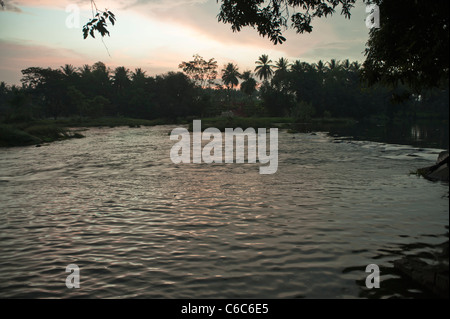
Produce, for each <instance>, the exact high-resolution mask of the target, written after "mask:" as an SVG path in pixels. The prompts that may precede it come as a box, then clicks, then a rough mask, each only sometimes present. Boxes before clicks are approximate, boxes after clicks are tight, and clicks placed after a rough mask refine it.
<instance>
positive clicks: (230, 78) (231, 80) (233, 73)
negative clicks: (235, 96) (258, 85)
mask: <svg viewBox="0 0 450 319" xmlns="http://www.w3.org/2000/svg"><path fill="white" fill-rule="evenodd" d="M239 77H240V74H239V68H238V67H237V65H235V64H233V63H228V64H227V65H225V67H224V68H223V69H222V81H223V84H225V85H226V87H227V88H228V89H232V88H233V87H235V86H238V84H239Z"/></svg>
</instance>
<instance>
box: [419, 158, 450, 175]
mask: <svg viewBox="0 0 450 319" xmlns="http://www.w3.org/2000/svg"><path fill="white" fill-rule="evenodd" d="M448 160H449V154H448V151H444V152H441V153H440V154H439V156H438V159H437V161H436V165H433V166H429V167H424V168H421V169H419V170H418V173H419V174H420V175H422V176H423V177H425V178H426V179H429V180H432V181H445V182H448V176H449V169H448Z"/></svg>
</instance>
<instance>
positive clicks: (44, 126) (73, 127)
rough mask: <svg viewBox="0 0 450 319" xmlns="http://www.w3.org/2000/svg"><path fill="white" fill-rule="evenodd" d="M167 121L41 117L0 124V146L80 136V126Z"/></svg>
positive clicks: (161, 121) (127, 124) (114, 125)
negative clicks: (55, 118)
mask: <svg viewBox="0 0 450 319" xmlns="http://www.w3.org/2000/svg"><path fill="white" fill-rule="evenodd" d="M161 124H168V121H167V120H164V119H158V120H143V119H132V118H123V117H102V118H96V119H93V118H63V119H57V120H53V119H44V120H33V121H28V122H18V123H5V124H0V147H13V146H29V145H40V144H42V143H51V142H54V141H60V140H65V139H70V138H83V137H84V136H83V134H82V130H81V129H80V128H86V127H117V126H128V127H140V126H153V125H161Z"/></svg>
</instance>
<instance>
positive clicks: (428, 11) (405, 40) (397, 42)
mask: <svg viewBox="0 0 450 319" xmlns="http://www.w3.org/2000/svg"><path fill="white" fill-rule="evenodd" d="M378 2H380V3H378V4H379V5H380V12H382V14H381V15H380V28H379V29H376V28H373V29H371V31H370V35H369V41H368V42H367V46H368V47H367V49H366V51H365V55H366V61H365V62H364V69H363V70H364V76H365V78H366V79H367V80H368V81H369V84H374V83H378V82H382V83H383V84H385V85H391V86H394V87H395V86H398V85H402V84H405V85H408V86H409V87H410V88H411V89H413V91H414V92H420V91H422V90H426V89H430V88H432V87H443V86H445V85H447V86H448V76H449V73H448V72H449V30H448V28H449V2H448V1H446V0H438V1H434V2H433V3H430V1H425V0H417V1H409V0H384V1H378Z"/></svg>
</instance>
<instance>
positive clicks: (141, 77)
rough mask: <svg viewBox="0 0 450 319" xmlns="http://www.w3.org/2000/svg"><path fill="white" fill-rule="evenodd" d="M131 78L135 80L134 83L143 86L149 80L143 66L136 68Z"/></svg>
mask: <svg viewBox="0 0 450 319" xmlns="http://www.w3.org/2000/svg"><path fill="white" fill-rule="evenodd" d="M131 80H132V82H133V85H136V86H139V87H142V86H144V85H145V82H146V80H147V76H146V75H145V71H143V70H142V69H141V68H137V69H135V70H134V72H133V73H131Z"/></svg>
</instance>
